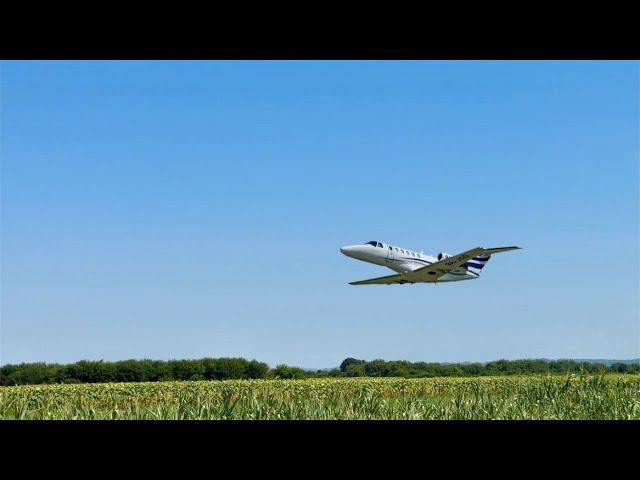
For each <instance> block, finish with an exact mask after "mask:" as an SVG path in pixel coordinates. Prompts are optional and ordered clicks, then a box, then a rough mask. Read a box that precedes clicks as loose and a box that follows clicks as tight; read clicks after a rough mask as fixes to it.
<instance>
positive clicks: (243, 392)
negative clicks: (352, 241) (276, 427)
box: [0, 374, 640, 420]
mask: <svg viewBox="0 0 640 480" xmlns="http://www.w3.org/2000/svg"><path fill="white" fill-rule="evenodd" d="M0 419H318V420H321V419H640V376H638V375H617V374H604V375H579V376H508V377H504V376H503V377H473V378H471V377H464V378H455V377H446V378H445V377H439V378H416V379H403V378H338V379H331V378H330V379H325V378H315V379H303V380H226V381H186V382H156V383H102V384H67V385H63V384H57V385H28V386H15V387H0Z"/></svg>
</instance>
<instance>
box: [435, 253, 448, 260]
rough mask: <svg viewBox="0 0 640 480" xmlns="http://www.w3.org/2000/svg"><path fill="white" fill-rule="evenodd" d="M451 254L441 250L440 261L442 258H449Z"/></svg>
mask: <svg viewBox="0 0 640 480" xmlns="http://www.w3.org/2000/svg"><path fill="white" fill-rule="evenodd" d="M450 256H451V255H449V254H448V253H443V252H440V253H439V254H438V261H440V260H442V259H443V258H449V257H450Z"/></svg>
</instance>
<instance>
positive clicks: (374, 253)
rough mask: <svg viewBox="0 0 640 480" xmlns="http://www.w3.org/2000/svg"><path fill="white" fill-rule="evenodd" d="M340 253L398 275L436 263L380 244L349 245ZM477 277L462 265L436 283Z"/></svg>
mask: <svg viewBox="0 0 640 480" xmlns="http://www.w3.org/2000/svg"><path fill="white" fill-rule="evenodd" d="M340 252H341V253H343V254H344V255H346V256H348V257H351V258H355V259H357V260H362V261H363V262H368V263H373V264H375V265H381V266H383V267H388V268H390V269H391V270H394V271H396V272H398V273H406V272H410V271H414V270H417V269H418V268H421V267H424V266H426V265H430V264H432V263H435V262H437V261H438V258H437V257H432V256H431V255H426V254H424V253H422V252H417V251H415V250H408V249H406V248H401V247H396V246H394V245H389V244H388V243H382V242H369V243H366V244H364V245H349V246H347V247H342V248H341V249H340ZM478 277H479V272H478V273H475V272H473V271H471V270H470V269H469V268H467V267H466V266H464V265H463V266H460V267H458V268H456V269H455V270H453V271H451V272H449V273H446V274H445V275H443V276H442V277H439V278H438V282H456V281H460V280H472V279H474V278H478Z"/></svg>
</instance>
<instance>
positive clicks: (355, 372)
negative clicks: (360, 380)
mask: <svg viewBox="0 0 640 480" xmlns="http://www.w3.org/2000/svg"><path fill="white" fill-rule="evenodd" d="M345 374H346V375H347V377H364V364H362V363H352V364H350V365H347V368H346V370H345Z"/></svg>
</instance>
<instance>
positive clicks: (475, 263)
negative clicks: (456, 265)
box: [464, 254, 491, 276]
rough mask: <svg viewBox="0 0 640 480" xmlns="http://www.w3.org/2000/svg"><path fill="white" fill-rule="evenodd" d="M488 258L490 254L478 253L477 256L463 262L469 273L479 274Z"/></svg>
mask: <svg viewBox="0 0 640 480" xmlns="http://www.w3.org/2000/svg"><path fill="white" fill-rule="evenodd" d="M490 259H491V255H485V254H483V255H478V256H477V257H473V258H472V259H471V260H468V261H467V262H466V263H465V264H464V266H465V267H466V269H467V270H469V271H470V272H471V273H475V274H476V275H478V276H480V272H481V271H482V269H483V268H484V266H485V265H486V264H487V262H488V261H489V260H490Z"/></svg>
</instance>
